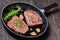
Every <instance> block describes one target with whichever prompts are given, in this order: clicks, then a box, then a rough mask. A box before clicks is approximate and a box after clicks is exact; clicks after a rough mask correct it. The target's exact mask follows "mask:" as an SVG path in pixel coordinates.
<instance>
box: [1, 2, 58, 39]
mask: <svg viewBox="0 0 60 40" xmlns="http://www.w3.org/2000/svg"><path fill="white" fill-rule="evenodd" d="M17 5H19V6H21V7H22V8H23V9H24V10H34V11H36V12H37V13H38V14H39V15H40V17H41V18H42V20H43V24H42V25H37V26H35V27H39V28H40V29H41V32H40V33H39V34H38V35H36V36H30V35H29V34H27V33H26V34H25V35H21V34H19V33H16V32H14V31H13V30H11V29H10V28H9V27H8V26H7V25H6V22H4V20H3V16H4V15H5V13H7V12H9V10H10V9H12V8H14V9H16V6H17ZM56 6H57V4H56V3H54V4H52V5H50V6H47V7H45V8H42V9H39V8H37V7H35V6H33V5H30V4H27V3H12V4H9V5H7V6H6V7H4V8H3V11H2V15H1V19H2V24H3V26H4V27H5V29H6V30H7V31H8V33H10V34H12V35H14V36H18V37H19V38H20V37H24V38H36V37H39V36H41V35H43V34H44V33H45V32H46V30H47V28H48V21H47V18H46V16H45V14H44V13H46V12H48V10H50V9H51V8H54V7H56ZM21 13H23V12H21ZM23 31H24V30H23Z"/></svg>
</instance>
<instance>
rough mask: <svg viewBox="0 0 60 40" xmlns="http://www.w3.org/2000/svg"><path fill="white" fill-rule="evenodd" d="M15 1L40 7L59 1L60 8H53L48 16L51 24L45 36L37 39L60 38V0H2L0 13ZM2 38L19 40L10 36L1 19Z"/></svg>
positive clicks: (3, 39) (55, 39)
mask: <svg viewBox="0 0 60 40" xmlns="http://www.w3.org/2000/svg"><path fill="white" fill-rule="evenodd" d="M13 2H25V3H29V4H31V5H35V6H36V7H38V8H39V9H40V8H43V7H46V6H48V5H50V4H52V3H54V2H56V3H58V4H59V6H58V7H57V8H58V9H52V11H50V12H49V13H52V14H51V15H49V16H47V19H48V22H49V26H48V29H47V31H46V33H45V34H44V35H43V36H41V37H39V38H37V40H60V0H0V15H1V12H2V9H3V8H4V6H6V5H7V4H9V3H13ZM0 40H18V39H16V38H14V37H12V36H10V35H9V34H8V33H7V32H6V31H5V29H4V27H3V25H2V23H1V19H0ZM25 40H26V39H25ZM30 40H31V39H30ZM33 40H35V39H33Z"/></svg>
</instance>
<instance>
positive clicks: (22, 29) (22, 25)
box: [7, 16, 29, 34]
mask: <svg viewBox="0 0 60 40" xmlns="http://www.w3.org/2000/svg"><path fill="white" fill-rule="evenodd" d="M15 21H19V22H20V27H17V26H15V25H14V22H15ZM7 25H8V26H9V27H10V28H11V29H12V30H14V31H15V32H18V33H21V34H25V33H26V32H27V31H28V30H29V28H28V26H27V24H26V23H25V22H24V21H23V20H21V19H20V18H19V17H18V16H13V17H12V19H11V20H10V21H8V23H7Z"/></svg>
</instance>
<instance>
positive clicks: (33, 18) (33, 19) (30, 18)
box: [24, 10, 43, 27]
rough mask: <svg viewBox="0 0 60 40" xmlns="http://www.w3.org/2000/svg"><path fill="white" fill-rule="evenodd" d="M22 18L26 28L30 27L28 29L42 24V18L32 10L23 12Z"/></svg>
mask: <svg viewBox="0 0 60 40" xmlns="http://www.w3.org/2000/svg"><path fill="white" fill-rule="evenodd" d="M24 16H25V19H26V22H27V24H28V26H30V27H31V26H34V25H38V24H42V23H43V22H42V18H41V17H40V16H39V15H38V13H37V12H35V11H33V10H26V11H25V12H24Z"/></svg>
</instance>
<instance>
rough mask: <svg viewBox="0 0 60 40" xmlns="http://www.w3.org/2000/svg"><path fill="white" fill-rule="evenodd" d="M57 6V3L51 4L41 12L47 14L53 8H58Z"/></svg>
mask: <svg viewBox="0 0 60 40" xmlns="http://www.w3.org/2000/svg"><path fill="white" fill-rule="evenodd" d="M57 6H58V4H57V3H53V4H51V5H50V6H47V7H44V8H43V9H41V10H40V11H41V12H42V13H45V12H48V11H49V10H50V9H51V8H54V7H57Z"/></svg>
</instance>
